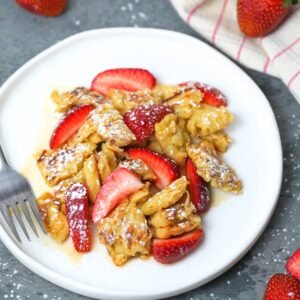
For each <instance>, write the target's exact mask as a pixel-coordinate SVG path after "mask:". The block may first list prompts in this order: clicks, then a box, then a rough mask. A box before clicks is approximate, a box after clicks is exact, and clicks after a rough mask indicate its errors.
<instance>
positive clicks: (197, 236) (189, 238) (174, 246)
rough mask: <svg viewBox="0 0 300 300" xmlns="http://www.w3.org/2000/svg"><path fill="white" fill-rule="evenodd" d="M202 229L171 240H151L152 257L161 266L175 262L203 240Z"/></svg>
mask: <svg viewBox="0 0 300 300" xmlns="http://www.w3.org/2000/svg"><path fill="white" fill-rule="evenodd" d="M203 235H204V232H203V230H202V229H198V230H195V231H193V232H190V233H187V234H184V235H181V236H179V237H176V238H171V239H165V240H160V239H154V240H153V250H152V251H153V257H154V259H155V260H156V261H158V262H160V263H162V264H171V263H174V262H177V261H178V260H180V259H182V258H183V257H185V256H187V255H188V254H189V253H190V252H192V251H193V250H195V249H196V248H197V247H198V246H199V244H200V242H201V241H202V239H203Z"/></svg>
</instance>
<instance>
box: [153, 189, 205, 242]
mask: <svg viewBox="0 0 300 300" xmlns="http://www.w3.org/2000/svg"><path fill="white" fill-rule="evenodd" d="M186 194H187V196H186V198H185V199H183V200H180V201H178V202H177V203H176V204H174V205H172V206H170V207H168V208H165V209H162V210H161V211H158V212H156V213H155V214H153V215H152V216H151V217H150V218H149V220H148V221H149V224H150V225H151V231H152V234H153V236H154V237H156V238H160V239H166V238H169V237H171V236H177V235H181V234H183V233H185V232H189V231H192V230H194V229H195V228H198V227H199V226H200V224H201V219H200V217H199V216H198V214H197V212H196V209H195V206H194V205H193V204H192V202H191V200H190V196H189V193H188V192H187V193H186Z"/></svg>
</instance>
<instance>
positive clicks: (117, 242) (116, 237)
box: [97, 199, 151, 266]
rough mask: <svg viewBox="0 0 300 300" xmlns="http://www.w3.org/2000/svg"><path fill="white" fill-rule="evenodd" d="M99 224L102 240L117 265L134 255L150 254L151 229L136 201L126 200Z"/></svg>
mask: <svg viewBox="0 0 300 300" xmlns="http://www.w3.org/2000/svg"><path fill="white" fill-rule="evenodd" d="M97 226H98V233H99V237H100V242H101V243H103V244H104V245H105V246H106V248H107V250H108V252H109V254H110V256H111V257H112V259H113V261H114V263H115V264H116V265H117V266H121V265H123V264H125V263H126V262H127V261H128V260H129V259H130V258H132V257H136V256H149V255H150V241H151V231H150V229H149V228H148V224H147V220H146V218H145V216H144V214H143V213H142V211H141V210H140V209H139V208H137V206H136V203H135V202H134V201H130V200H128V199H127V200H124V201H123V202H122V203H121V204H120V205H119V206H118V207H117V208H116V209H114V210H113V212H112V213H111V214H110V215H109V216H108V217H106V218H104V219H102V220H101V221H100V222H99V223H98V225H97Z"/></svg>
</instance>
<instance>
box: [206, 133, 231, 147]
mask: <svg viewBox="0 0 300 300" xmlns="http://www.w3.org/2000/svg"><path fill="white" fill-rule="evenodd" d="M203 139H204V140H205V141H208V142H210V143H212V144H213V145H214V147H215V149H216V150H217V151H218V152H221V153H224V152H226V151H227V149H228V147H229V145H230V144H231V138H230V136H229V135H227V134H226V133H225V132H224V131H223V130H221V131H217V132H216V133H213V134H211V135H207V136H206V137H204V138H203Z"/></svg>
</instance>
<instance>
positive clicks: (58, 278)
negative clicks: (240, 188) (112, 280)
mask: <svg viewBox="0 0 300 300" xmlns="http://www.w3.org/2000/svg"><path fill="white" fill-rule="evenodd" d="M141 32H142V33H143V34H145V35H146V34H150V35H168V38H170V37H171V38H173V37H174V38H180V39H185V40H186V41H188V42H192V43H194V44H198V45H201V47H205V48H209V51H211V52H214V55H217V56H219V57H220V58H221V59H223V60H226V61H227V62H228V63H230V65H231V66H232V67H233V68H235V69H237V70H238V71H239V72H241V73H242V74H243V76H245V78H246V79H247V81H248V82H251V83H252V85H253V86H255V88H256V89H257V91H258V92H259V93H260V94H261V97H262V98H264V100H265V101H264V103H265V109H266V110H268V115H269V116H270V122H271V121H272V128H274V130H275V131H276V133H277V136H276V137H274V138H275V140H276V142H277V144H278V147H277V155H278V162H277V163H278V171H279V174H278V176H277V183H276V188H274V192H273V195H272V198H274V199H275V200H274V202H273V206H272V207H271V209H270V210H269V212H268V214H267V217H266V219H265V220H264V222H263V224H262V225H261V226H260V227H259V230H257V231H256V234H255V238H253V239H252V241H251V242H250V243H249V245H248V246H247V247H246V248H245V249H244V250H243V251H241V253H240V255H238V256H237V257H235V259H233V260H232V261H231V262H230V263H229V264H228V265H227V266H226V267H223V268H221V269H219V270H218V271H216V272H215V273H214V274H212V275H211V276H209V277H207V278H206V279H204V280H202V281H200V282H199V281H195V280H194V281H193V282H191V283H190V284H185V285H184V286H181V287H176V288H174V289H172V290H170V289H169V290H165V291H163V292H161V291H156V290H155V289H153V291H151V294H149V290H147V291H146V294H141V291H138V293H134V292H133V291H128V290H118V291H114V292H113V293H112V291H111V290H110V292H109V293H107V292H106V290H107V289H103V288H101V287H97V288H95V287H91V286H89V285H88V284H85V283H81V282H78V281H76V280H74V279H70V278H67V277H66V276H65V275H62V274H60V273H57V272H56V271H54V270H51V269H49V268H48V267H46V266H45V265H43V264H42V263H39V262H38V261H36V260H35V259H34V258H32V257H30V256H29V255H27V254H26V253H25V252H23V251H22V250H21V249H20V248H19V246H18V245H17V244H16V243H15V241H14V240H13V239H12V238H11V237H10V235H9V234H8V233H7V232H6V231H5V229H4V228H3V227H2V226H0V239H1V240H2V242H3V243H4V245H5V246H6V247H7V249H8V250H9V251H10V252H11V253H12V254H13V255H14V256H15V257H16V258H17V259H18V260H19V261H20V262H21V263H22V264H24V265H25V266H26V267H27V268H28V269H30V270H31V271H33V272H34V273H35V274H37V275H39V276H41V277H42V278H44V279H46V280H48V281H50V282H52V283H53V284H55V285H58V286H60V287H62V288H65V289H68V290H70V291H72V292H75V293H78V294H81V295H84V296H88V297H93V298H97V299H100V298H101V299H128V297H130V299H161V298H164V297H170V296H174V295H178V294H181V293H184V292H187V291H189V290H191V289H194V288H196V287H200V286H202V285H204V284H206V283H208V282H209V281H211V280H213V279H215V278H217V277H218V276H220V275H221V274H223V273H225V272H226V271H227V270H229V269H230V268H231V267H232V266H233V265H235V264H236V263H237V262H238V261H239V260H240V259H241V258H242V257H243V256H244V255H245V254H246V253H247V252H248V251H249V250H250V249H251V248H252V247H253V245H254V244H255V243H256V241H257V240H258V239H259V238H260V236H261V234H262V233H263V232H264V230H265V228H266V226H267V225H268V223H269V221H270V218H271V217H272V215H273V212H274V210H275V208H276V205H277V202H278V198H279V194H280V190H281V184H282V176H283V159H282V144H281V139H280V132H279V128H278V125H277V122H276V118H275V115H274V112H273V110H272V108H271V105H270V103H269V101H268V100H267V98H266V96H265V95H264V93H263V92H262V91H261V89H260V88H259V86H258V85H257V84H256V83H255V82H254V81H253V79H252V78H251V77H250V76H249V75H248V74H247V73H246V72H245V71H244V70H243V69H241V68H240V67H239V66H238V65H237V64H236V63H235V62H233V61H232V60H231V59H229V58H228V57H226V56H225V55H224V54H222V53H221V52H219V51H218V50H216V49H215V48H213V47H211V46H210V45H208V44H207V43H205V42H203V41H201V40H199V39H197V38H196V37H193V36H190V35H187V34H184V33H181V32H177V31H173V30H166V29H157V28H131V27H114V28H102V29H93V30H88V31H83V32H80V33H77V34H74V35H71V36H69V37H67V38H65V39H63V40H62V41H60V42H58V43H56V44H54V45H52V46H50V47H48V48H47V49H45V50H43V51H42V52H40V53H39V54H37V55H36V56H34V57H33V58H32V59H30V60H29V61H27V62H26V63H25V64H23V65H22V66H21V67H20V68H19V69H18V70H16V71H15V72H14V73H13V74H12V75H11V76H10V77H9V78H8V79H7V80H6V81H5V82H4V83H3V84H2V86H1V87H0V101H1V98H2V96H3V94H4V93H5V92H6V90H8V89H9V88H10V87H11V86H12V85H14V82H15V79H17V78H18V77H19V76H20V75H22V73H24V72H26V71H28V70H29V69H30V68H32V67H34V66H35V65H36V64H37V63H39V61H41V60H43V59H44V58H47V56H48V55H51V54H52V53H55V52H56V51H58V50H60V49H61V48H63V47H65V46H67V45H68V44H69V43H72V42H76V40H80V39H82V38H85V37H87V36H89V35H91V36H92V35H96V34H100V35H101V34H109V33H113V34H117V33H119V34H122V33H123V34H126V33H127V34H137V33H139V34H140V33H141ZM99 297H100V298H99Z"/></svg>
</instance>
